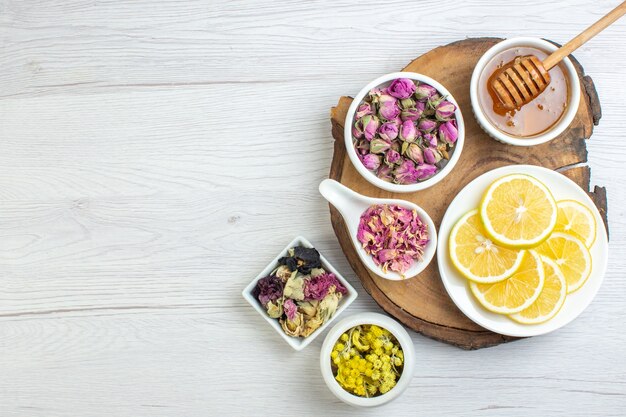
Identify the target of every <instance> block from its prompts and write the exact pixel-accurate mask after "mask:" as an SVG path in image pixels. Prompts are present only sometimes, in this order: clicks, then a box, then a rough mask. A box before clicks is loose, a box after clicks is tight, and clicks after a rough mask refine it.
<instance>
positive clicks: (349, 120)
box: [343, 72, 465, 193]
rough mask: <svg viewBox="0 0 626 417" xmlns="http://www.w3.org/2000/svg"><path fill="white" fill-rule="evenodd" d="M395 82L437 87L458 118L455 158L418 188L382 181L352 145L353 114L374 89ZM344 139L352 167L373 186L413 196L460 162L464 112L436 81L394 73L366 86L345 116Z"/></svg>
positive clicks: (412, 73) (463, 134)
mask: <svg viewBox="0 0 626 417" xmlns="http://www.w3.org/2000/svg"><path fill="white" fill-rule="evenodd" d="M396 78H409V79H411V80H417V81H421V82H425V83H427V84H430V85H431V86H433V87H435V88H436V89H437V91H438V92H439V93H440V94H441V95H443V96H446V97H447V100H448V101H450V102H451V103H453V104H454V105H455V106H456V112H455V113H454V117H455V118H456V124H457V129H458V134H459V136H458V138H457V140H456V144H455V145H454V150H453V152H452V156H451V158H450V160H449V161H448V163H447V164H446V166H444V167H443V169H442V170H441V171H439V172H437V173H436V174H435V175H433V176H432V177H430V178H429V179H427V180H426V181H422V182H418V183H415V184H394V183H391V182H387V181H383V180H381V179H380V178H378V177H377V176H376V174H374V173H372V172H371V171H369V170H368V169H367V168H365V166H364V165H363V163H362V162H361V160H360V159H359V156H358V155H357V153H356V151H355V150H354V145H353V144H352V124H353V119H354V114H355V113H356V109H357V108H358V107H359V104H361V101H363V99H364V98H365V96H366V95H367V93H369V91H370V90H371V89H372V88H374V87H381V86H382V87H386V86H387V85H389V84H390V83H391V81H393V80H395V79H396ZM343 136H344V138H345V144H346V150H347V152H348V157H349V158H350V161H352V165H354V167H355V168H356V170H357V171H358V172H359V174H361V175H362V176H363V178H365V179H366V180H367V181H369V182H370V183H372V184H374V185H375V186H377V187H378V188H382V189H383V190H387V191H392V192H396V193H412V192H414V191H419V190H424V189H426V188H428V187H432V186H433V185H435V184H437V183H438V182H439V181H441V180H442V179H443V178H444V177H445V176H446V175H448V174H449V173H450V171H452V169H453V168H454V166H455V165H456V163H457V161H458V160H459V158H460V157H461V151H462V150H463V143H464V141H465V124H464V123H463V116H462V115H461V109H460V108H459V103H457V101H456V100H455V99H454V97H453V96H452V94H450V92H449V91H448V90H447V89H446V88H445V87H444V86H443V85H441V84H439V83H438V82H437V81H435V80H433V79H432V78H430V77H427V76H426V75H423V74H418V73H416V72H392V73H390V74H385V75H383V76H381V77H378V78H376V79H375V80H374V81H372V82H371V83H369V84H367V85H366V86H365V87H363V89H362V90H361V91H359V94H357V96H356V97H355V98H354V100H352V104H351V105H350V108H348V114H347V115H346V120H345V122H344V133H343Z"/></svg>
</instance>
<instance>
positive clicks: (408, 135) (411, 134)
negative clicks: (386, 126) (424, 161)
mask: <svg viewBox="0 0 626 417" xmlns="http://www.w3.org/2000/svg"><path fill="white" fill-rule="evenodd" d="M400 139H402V140H403V141H405V142H415V139H417V128H416V127H415V123H413V121H412V120H405V121H404V122H402V126H400Z"/></svg>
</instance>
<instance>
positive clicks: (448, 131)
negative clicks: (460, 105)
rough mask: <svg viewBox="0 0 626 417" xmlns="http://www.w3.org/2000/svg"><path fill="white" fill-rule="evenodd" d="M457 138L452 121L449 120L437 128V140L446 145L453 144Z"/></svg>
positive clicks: (457, 133) (456, 131) (457, 134)
mask: <svg viewBox="0 0 626 417" xmlns="http://www.w3.org/2000/svg"><path fill="white" fill-rule="evenodd" d="M458 137H459V131H458V130H457V128H456V125H455V123H454V121H452V120H449V121H447V122H445V123H442V124H441V126H439V138H440V139H441V140H442V141H443V142H446V143H449V144H453V143H455V142H456V140H457V138H458Z"/></svg>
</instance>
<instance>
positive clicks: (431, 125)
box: [417, 119, 437, 133]
mask: <svg viewBox="0 0 626 417" xmlns="http://www.w3.org/2000/svg"><path fill="white" fill-rule="evenodd" d="M417 127H418V129H419V130H421V131H422V132H424V133H430V132H432V131H433V130H434V129H435V128H436V127H437V122H435V121H434V120H430V119H422V120H420V122H419V124H418V125H417Z"/></svg>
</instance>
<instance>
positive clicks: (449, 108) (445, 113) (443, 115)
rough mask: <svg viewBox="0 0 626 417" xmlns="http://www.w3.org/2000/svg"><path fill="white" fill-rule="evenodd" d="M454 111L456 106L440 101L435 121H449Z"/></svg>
mask: <svg viewBox="0 0 626 417" xmlns="http://www.w3.org/2000/svg"><path fill="white" fill-rule="evenodd" d="M455 111H456V106H455V105H454V104H452V103H451V102H449V101H447V100H443V101H441V102H440V103H439V104H438V105H437V107H436V109H435V116H436V117H437V120H440V121H446V120H449V119H450V117H452V116H454V112H455Z"/></svg>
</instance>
